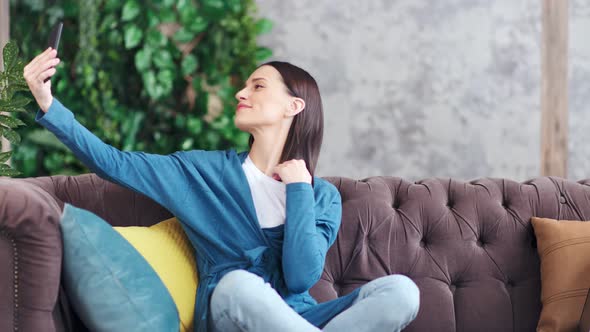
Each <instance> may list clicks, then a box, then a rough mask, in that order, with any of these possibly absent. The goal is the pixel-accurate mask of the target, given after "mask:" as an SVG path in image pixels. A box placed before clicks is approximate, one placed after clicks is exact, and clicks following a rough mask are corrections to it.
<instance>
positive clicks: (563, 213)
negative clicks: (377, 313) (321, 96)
mask: <svg viewBox="0 0 590 332" xmlns="http://www.w3.org/2000/svg"><path fill="white" fill-rule="evenodd" d="M326 179H327V180H328V181H330V182H332V183H333V184H334V185H335V186H336V187H337V188H338V189H339V191H340V193H341V196H342V209H343V210H342V224H341V227H340V231H339V234H338V238H337V240H336V243H335V244H334V245H333V246H332V247H331V248H330V250H329V252H328V256H327V258H326V266H325V269H324V273H323V276H322V279H321V281H320V282H318V283H317V284H316V285H315V286H314V288H312V290H311V293H312V295H313V296H314V297H316V298H317V299H318V301H321V302H323V301H327V300H330V299H333V298H336V297H337V296H341V295H345V294H347V293H349V292H351V291H352V290H353V289H355V288H357V287H359V286H361V285H363V284H365V283H367V282H368V281H370V280H372V279H375V278H378V277H381V276H385V275H389V274H404V275H407V276H409V277H411V278H412V279H413V280H414V281H415V282H416V284H417V285H418V286H419V288H420V291H421V299H420V300H421V303H420V306H421V307H420V311H419V314H418V317H417V318H416V320H415V321H414V322H413V323H412V324H410V325H409V326H408V327H407V329H406V331H534V330H535V328H536V324H537V321H538V319H539V314H540V310H541V303H540V290H541V282H540V269H539V266H540V264H539V258H538V255H537V249H536V241H535V236H534V232H533V229H532V226H531V223H530V218H531V217H532V216H538V217H546V218H555V219H570V220H590V179H589V180H584V181H580V182H574V181H567V180H565V179H561V178H553V177H541V178H537V179H533V180H530V181H527V182H525V183H518V182H514V181H510V180H506V179H491V178H484V179H479V180H474V181H471V182H462V181H458V180H454V179H440V178H431V179H426V180H422V181H418V182H409V181H406V180H403V179H400V178H395V177H384V176H377V177H370V178H367V179H364V180H361V181H358V180H353V179H348V178H343V177H328V178H326Z"/></svg>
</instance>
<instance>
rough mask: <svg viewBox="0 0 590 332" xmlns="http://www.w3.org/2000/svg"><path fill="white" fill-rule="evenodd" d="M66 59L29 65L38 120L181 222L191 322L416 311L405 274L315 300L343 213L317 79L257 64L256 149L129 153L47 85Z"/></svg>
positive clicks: (252, 104) (269, 324) (217, 326)
mask: <svg viewBox="0 0 590 332" xmlns="http://www.w3.org/2000/svg"><path fill="white" fill-rule="evenodd" d="M58 63H59V59H58V58H57V52H56V51H55V50H52V49H51V48H49V49H47V50H46V51H44V52H43V53H41V54H40V55H38V56H37V57H35V59H33V60H32V61H31V62H30V63H29V64H28V65H27V66H26V67H25V69H24V76H25V79H26V81H27V84H28V85H29V88H30V90H31V92H32V94H33V96H34V97H35V99H36V101H37V103H38V104H39V107H40V110H39V111H38V113H37V117H36V120H37V121H38V122H39V123H40V124H42V125H43V126H45V127H46V128H47V129H49V130H50V131H52V132H53V133H54V134H55V135H56V136H57V137H58V138H59V139H60V140H61V141H62V142H63V143H64V144H66V146H68V148H70V149H71V150H72V152H73V153H74V154H75V155H76V157H77V158H79V159H80V160H81V161H82V162H84V164H86V165H87V166H88V167H89V168H90V169H91V170H92V171H94V172H95V173H97V174H98V175H99V176H101V177H103V178H105V179H107V180H110V181H112V182H115V183H118V184H120V185H122V186H125V187H127V188H130V189H132V190H135V191H137V192H139V193H142V194H144V195H146V196H148V197H150V198H152V199H154V200H155V201H156V202H158V203H160V204H161V205H162V206H164V207H166V208H167V209H168V210H169V211H170V212H172V213H173V214H174V215H175V216H176V217H177V218H178V220H180V222H181V224H182V226H183V228H184V230H185V232H186V233H187V235H188V237H189V239H190V241H191V243H192V245H193V246H194V248H195V254H196V260H197V267H198V271H199V279H200V280H199V286H198V290H197V300H196V305H195V331H223V332H228V331H298V332H301V331H320V329H322V330H323V331H392V330H393V331H399V330H401V329H403V328H404V327H405V326H406V325H407V324H408V323H409V322H411V321H412V320H413V319H414V318H415V316H416V315H417V311H418V306H419V291H418V288H417V287H416V285H415V284H414V283H413V282H412V281H411V280H410V279H409V278H407V277H405V276H401V275H390V276H385V277H381V278H378V279H375V280H372V281H370V282H369V283H367V284H365V285H363V286H361V287H359V288H357V289H355V290H354V291H353V292H351V293H349V294H347V295H346V296H343V297H340V298H338V299H334V300H332V301H328V302H324V303H321V304H318V303H317V302H316V301H315V300H314V298H313V297H311V295H310V294H309V289H310V288H311V287H312V286H313V285H314V284H315V283H316V282H317V281H318V280H319V279H320V276H321V274H322V271H323V268H324V262H325V257H326V252H327V251H328V248H329V247H330V246H331V245H332V244H333V243H334V241H335V239H336V235H337V233H338V229H339V227H340V221H341V213H342V209H341V197H340V194H339V192H338V190H337V189H336V187H335V186H334V185H332V184H331V183H329V182H328V181H326V180H323V179H321V178H318V177H315V176H314V175H313V174H314V170H315V166H316V164H317V160H318V155H319V152H320V146H321V142H322V135H323V113H322V112H323V111H322V103H321V98H320V94H319V89H318V86H317V84H316V82H315V80H314V79H313V78H312V77H311V76H310V75H309V74H308V73H307V72H306V71H304V70H302V69H300V68H298V67H296V66H293V65H291V64H288V63H284V62H270V63H267V64H264V65H261V66H260V67H258V68H257V69H256V70H255V71H254V72H253V73H252V75H251V76H250V77H249V78H248V80H247V81H246V84H245V87H244V88H243V89H242V90H240V91H239V92H238V93H237V94H236V99H237V100H238V104H237V110H236V116H235V120H234V122H235V125H236V126H237V127H238V128H239V129H241V130H243V131H246V132H249V133H250V134H251V136H250V141H249V146H250V150H249V151H243V152H239V153H238V152H236V151H235V150H234V149H230V150H225V151H206V150H192V151H178V152H175V153H172V154H170V155H155V154H147V153H144V152H122V151H119V150H117V149H115V148H113V147H112V146H109V145H107V144H105V143H103V142H102V141H101V140H100V139H98V138H97V137H96V136H94V135H93V134H92V133H90V132H89V131H88V130H87V129H86V128H84V127H83V126H82V125H81V124H80V123H78V122H77V121H76V120H75V119H74V116H73V114H72V112H70V111H69V110H68V109H67V108H65V107H64V106H63V105H62V104H61V103H60V102H59V101H58V100H57V99H55V98H53V96H52V94H51V81H50V80H48V81H47V82H45V83H44V81H45V79H46V78H50V77H51V76H52V75H54V74H55V71H56V70H55V68H54V67H55V66H57V65H58Z"/></svg>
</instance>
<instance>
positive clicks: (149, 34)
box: [10, 0, 272, 176]
mask: <svg viewBox="0 0 590 332" xmlns="http://www.w3.org/2000/svg"><path fill="white" fill-rule="evenodd" d="M10 5H11V17H13V18H18V19H12V20H11V25H12V26H11V36H12V37H13V38H14V39H16V40H19V42H20V44H21V45H22V46H21V49H22V52H23V53H24V55H25V57H27V58H29V59H32V58H33V57H35V56H36V55H37V54H38V53H40V52H42V50H43V49H44V48H45V45H46V40H47V34H48V32H49V31H50V28H51V26H52V25H53V24H54V23H55V22H56V21H58V20H62V21H63V22H64V29H63V34H62V38H61V42H60V47H59V54H58V57H59V58H60V60H61V63H60V65H59V66H58V67H57V73H56V74H55V75H54V76H53V78H52V90H53V94H54V96H55V97H56V98H57V99H59V100H60V101H61V102H62V103H63V104H64V105H65V106H66V107H68V108H69V109H70V110H72V111H73V112H74V114H75V115H76V118H77V119H78V120H79V121H80V122H81V123H82V124H83V125H84V126H86V127H87V128H88V129H89V130H90V131H91V132H93V133H94V134H96V135H97V136H98V137H99V138H100V139H102V140H103V141H105V142H106V143H108V144H111V145H113V146H115V147H117V148H119V149H121V150H124V151H146V152H150V153H159V154H167V153H171V152H174V151H177V150H190V149H207V150H216V149H227V148H236V149H238V150H240V149H245V148H247V141H248V134H247V133H245V132H242V131H240V130H239V129H237V128H236V127H235V125H234V124H233V117H234V114H235V106H236V101H235V99H234V95H235V93H236V92H237V90H238V88H239V87H240V86H241V85H243V82H244V81H245V80H246V79H247V77H248V75H249V74H250V73H251V72H252V71H253V70H254V69H255V68H256V66H257V65H258V64H259V63H260V62H261V61H263V60H264V59H266V58H267V57H269V56H270V55H271V54H272V52H271V51H270V50H269V49H267V48H265V47H261V46H259V45H258V43H257V36H258V35H260V34H262V33H267V32H268V31H270V29H271V27H272V24H271V23H270V21H268V20H266V19H260V18H258V17H256V14H257V12H256V5H255V3H254V0H158V1H156V0H151V1H140V0H126V1H120V0H98V1H95V0H78V1H73V0H65V1H57V3H56V4H55V5H52V6H47V5H46V4H45V2H44V1H32V0H31V1H14V0H13V1H11V4H10ZM33 45H34V46H33ZM33 106H34V105H30V107H29V109H30V111H31V112H29V113H27V114H21V115H20V118H21V120H23V122H24V123H27V124H33V123H34V114H35V113H34V111H36V109H35V108H34V107H33ZM21 134H22V135H23V142H22V144H20V145H19V146H18V147H17V148H15V149H14V152H15V153H14V155H13V161H14V163H15V165H16V167H17V168H18V169H19V170H22V172H23V175H24V176H40V175H47V174H80V173H85V172H88V171H89V170H88V169H87V168H86V167H85V166H84V165H82V164H81V163H80V162H79V161H78V160H76V158H75V157H73V156H72V155H71V153H70V152H69V151H68V150H67V149H65V148H64V147H63V145H62V144H61V143H60V142H59V141H57V139H56V138H55V137H53V136H52V135H47V131H46V130H45V129H43V128H40V127H39V126H38V125H36V124H35V125H31V126H27V127H25V128H23V130H21Z"/></svg>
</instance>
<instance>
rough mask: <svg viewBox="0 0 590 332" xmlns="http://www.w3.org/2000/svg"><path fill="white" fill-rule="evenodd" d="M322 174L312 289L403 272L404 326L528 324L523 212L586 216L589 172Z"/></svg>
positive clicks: (112, 206) (72, 188) (65, 182)
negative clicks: (322, 217)
mask: <svg viewBox="0 0 590 332" xmlns="http://www.w3.org/2000/svg"><path fill="white" fill-rule="evenodd" d="M324 179H326V180H328V181H330V182H331V183H332V184H334V185H335V186H336V187H337V188H338V190H339V191H340V194H341V196H342V224H341V227H340V230H339V234H338V238H337V240H336V242H335V243H334V245H333V246H332V247H331V248H330V250H329V251H328V255H327V257H326V265H325V269H324V273H323V275H322V278H321V280H320V281H319V282H318V283H317V284H316V285H315V286H314V287H313V288H312V289H311V291H310V292H311V294H312V295H313V296H314V297H315V298H316V299H317V300H318V301H319V302H324V301H328V300H330V299H334V298H336V297H338V296H341V295H345V294H347V293H349V292H351V291H352V290H353V289H355V288H357V287H360V286H361V285H363V284H365V283H367V282H369V281H370V280H373V279H375V278H378V277H381V276H385V275H389V274H396V273H399V274H404V275H407V276H409V277H411V278H412V279H413V280H414V281H415V282H416V284H417V285H418V286H419V288H420V296H421V298H420V301H421V303H420V311H419V313H418V317H417V318H416V320H415V321H414V322H413V323H412V324H410V325H409V326H408V327H407V328H406V330H405V331H534V330H535V327H536V324H537V321H538V319H539V314H540V310H541V303H540V290H541V281H540V270H539V258H538V255H537V249H536V243H535V237H534V233H533V229H532V226H531V223H530V218H531V217H532V216H538V217H545V218H555V219H569V220H590V179H588V180H583V181H579V182H575V181H568V180H565V179H561V178H555V177H540V178H536V179H533V180H530V181H527V182H525V183H519V182H515V181H511V180H506V179H490V178H484V179H478V180H474V181H471V182H462V181H458V180H454V179H440V178H430V179H425V180H422V181H418V182H409V181H406V180H404V179H400V178H395V177H386V176H375V177H370V178H367V179H363V180H354V179H349V178H345V177H324ZM21 181H26V182H30V183H33V184H35V185H37V186H39V187H41V188H43V189H44V190H46V191H47V192H48V193H49V194H50V195H52V196H53V197H54V198H55V200H56V201H57V202H58V204H59V205H60V206H61V207H63V204H64V202H68V203H71V204H74V205H76V206H78V207H81V208H84V209H87V210H90V211H93V212H94V213H97V214H99V215H100V216H101V217H103V218H105V219H106V220H108V221H109V222H110V223H111V224H113V225H117V226H124V225H144V226H149V225H152V224H154V223H156V222H158V221H161V220H163V219H166V218H168V217H170V216H171V215H170V213H169V212H168V211H167V210H165V209H163V208H162V207H161V206H159V205H158V204H156V203H155V202H153V201H152V200H150V199H149V198H146V197H145V196H142V195H140V194H137V193H134V192H132V191H130V190H128V189H126V188H123V187H120V186H118V185H116V184H113V183H110V182H108V181H105V180H103V179H101V178H99V177H98V176H96V175H95V174H86V175H80V176H52V177H38V178H27V179H22V180H21ZM384 310H386V308H384Z"/></svg>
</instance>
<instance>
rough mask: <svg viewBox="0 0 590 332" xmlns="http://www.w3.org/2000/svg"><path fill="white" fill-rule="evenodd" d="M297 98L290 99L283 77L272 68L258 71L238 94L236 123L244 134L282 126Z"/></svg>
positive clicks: (268, 67) (263, 68)
mask: <svg viewBox="0 0 590 332" xmlns="http://www.w3.org/2000/svg"><path fill="white" fill-rule="evenodd" d="M293 98H294V97H292V96H291V95H289V93H288V92H287V88H286V87H285V84H284V83H283V80H282V78H281V74H279V72H278V71H277V70H276V69H275V68H274V67H272V66H262V67H259V68H258V69H256V70H255V71H254V72H253V73H252V74H251V75H250V77H249V78H248V80H247V81H246V86H245V87H244V88H243V89H242V90H240V91H238V93H236V99H237V100H238V105H237V107H236V116H235V118H234V123H235V125H236V127H237V128H239V129H240V130H242V131H246V132H250V133H252V129H255V128H261V127H265V126H266V127H268V126H270V127H272V126H276V125H280V124H281V122H282V121H283V120H284V119H285V117H286V114H287V113H286V112H287V111H288V110H289V105H290V103H291V102H292V100H293Z"/></svg>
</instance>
